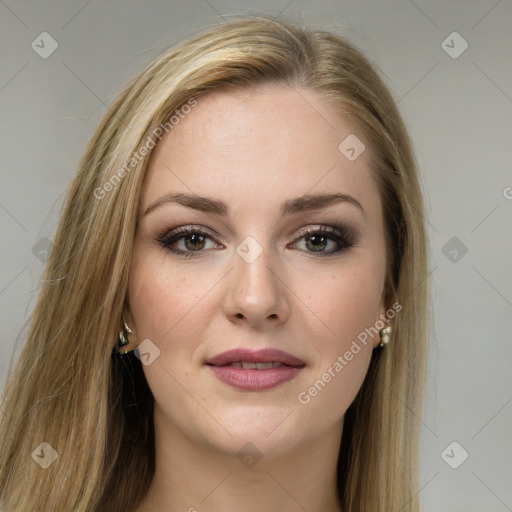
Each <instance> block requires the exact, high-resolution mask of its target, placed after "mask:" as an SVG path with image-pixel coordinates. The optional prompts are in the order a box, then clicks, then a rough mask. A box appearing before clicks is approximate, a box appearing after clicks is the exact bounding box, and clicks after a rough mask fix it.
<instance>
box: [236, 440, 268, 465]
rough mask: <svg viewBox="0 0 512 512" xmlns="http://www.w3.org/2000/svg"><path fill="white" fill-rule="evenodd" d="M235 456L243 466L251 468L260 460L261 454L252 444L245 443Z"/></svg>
mask: <svg viewBox="0 0 512 512" xmlns="http://www.w3.org/2000/svg"><path fill="white" fill-rule="evenodd" d="M236 456H237V457H238V458H239V459H240V462H241V463H242V464H243V465H244V466H246V467H248V468H252V467H253V466H254V465H255V464H256V463H257V462H258V461H259V460H260V459H261V457H262V453H261V452H260V451H259V450H258V448H257V447H256V446H255V445H254V444H253V443H246V444H244V446H242V448H241V449H240V450H239V451H238V453H237V454H236Z"/></svg>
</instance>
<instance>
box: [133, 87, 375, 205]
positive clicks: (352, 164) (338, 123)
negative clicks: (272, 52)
mask: <svg viewBox="0 0 512 512" xmlns="http://www.w3.org/2000/svg"><path fill="white" fill-rule="evenodd" d="M197 102H198V103H197V106H195V107H194V108H193V109H191V110H190V112H189V113H188V114H186V115H184V116H183V117H182V118H181V119H180V121H179V123H178V124H177V125H175V126H174V128H173V129H172V131H170V133H169V134H167V135H166V136H165V137H164V138H163V139H162V140H161V141H160V142H159V143H158V144H157V146H156V147H155V149H154V150H153V153H152V156H151V160H150V163H149V166H148V170H147V175H146V178H145V184H144V189H143V195H142V198H141V209H143V208H144V206H147V205H148V204H149V203H150V202H151V201H153V200H155V199H156V198H157V197H159V195H162V194H164V193H166V192H169V191H172V190H174V191H179V192H184V193H193V194H198V195H207V196H214V197H218V198H222V199H223V200H224V201H226V202H227V203H228V204H233V206H234V207H236V206H237V203H239V202H240V201H241V200H243V201H245V202H246V203H247V202H251V201H253V202H254V203H255V204H256V205H257V206H258V207H259V208H263V207H266V206H267V205H268V206H269V207H270V205H272V204H273V203H275V204H276V205H277V204H280V203H281V202H282V201H283V199H286V198H287V197H296V196H299V195H303V194H306V193H315V192H343V193H347V194H350V195H353V196H356V197H357V198H358V199H359V200H360V202H362V203H367V204H368V207H370V206H371V204H372V203H378V201H379V194H378V190H377V188H376V184H375V183H374V180H373V178H372V175H371V172H370V168H369V166H368V161H369V159H368V155H367V154H365V153H366V151H364V152H363V153H362V154H361V155H360V156H359V157H358V158H357V159H355V160H354V161H350V160H349V159H348V158H347V157H346V156H345V155H344V154H343V153H342V152H340V149H339V145H340V143H342V141H344V140H345V139H346V138H347V137H349V136H353V135H356V133H355V132H357V128H356V126H354V125H353V124H351V123H350V122H349V121H348V120H347V119H345V118H343V117H341V116H339V115H338V114H336V113H335V112H334V110H333V108H332V106H331V105H330V104H329V103H328V102H327V101H326V100H325V99H323V98H322V97H321V96H320V95H319V94H318V93H317V92H313V91H310V90H306V89H298V88H297V89H293V88H291V87H287V86H286V87H285V86H279V87H278V86H275V85H274V86H265V87H258V88H253V89H250V90H236V91H225V90H220V91H215V92H213V93H209V94H207V95H205V96H201V97H199V98H198V99H197ZM357 134H358V135H359V137H358V138H362V134H361V133H359V132H358V133H357ZM349 140H350V139H349Z"/></svg>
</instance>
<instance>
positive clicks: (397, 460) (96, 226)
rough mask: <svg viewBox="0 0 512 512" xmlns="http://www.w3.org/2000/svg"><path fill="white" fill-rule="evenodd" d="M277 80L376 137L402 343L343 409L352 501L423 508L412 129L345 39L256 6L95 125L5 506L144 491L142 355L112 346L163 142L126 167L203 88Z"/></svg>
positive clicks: (64, 225) (351, 505)
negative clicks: (152, 164) (123, 358)
mask: <svg viewBox="0 0 512 512" xmlns="http://www.w3.org/2000/svg"><path fill="white" fill-rule="evenodd" d="M267 83H275V84H286V85H288V86H290V87H294V88H296V87H305V88H308V89H309V90H312V91H316V92H318V93H320V94H322V95H323V97H325V98H326V99H327V100H328V101H329V102H330V103H331V104H332V105H333V108H335V109H337V111H339V113H340V115H344V116H345V117H346V118H347V119H348V120H349V122H352V123H354V126H357V127H358V130H359V131H358V133H360V134H361V138H362V139H363V140H364V142H365V144H366V146H367V148H368V149H369V153H370V155H371V170H372V172H373V175H374V177H375V180H376V182H377V184H378V187H379V190H380V194H381V199H382V204H383V215H384V219H385V227H386V237H387V255H388V260H387V263H388V271H387V281H386V299H387V303H388V306H389V305H391V304H392V303H393V302H394V301H398V302H400V304H402V306H403V308H402V310H401V312H400V313H399V314H398V315H397V316H396V317H395V319H394V321H393V328H394V331H393V341H392V343H391V344H390V345H388V346H387V347H386V348H385V349H383V350H374V351H373V355H372V360H371V363H370V368H369V371H368V374H367V376H366V379H365V381H364V383H363V386H362V388H361V390H360V392H359V393H358V395H357V397H356V399H355V401H354V402H353V404H352V405H351V406H350V408H349V409H348V411H347V413H346V416H345V423H344V430H343V436H342V447H341V450H340V456H339V463H338V481H339V493H340V499H341V506H342V509H343V510H344V511H347V512H348V511H350V512H369V511H372V512H384V511H386V512H388V511H389V510H397V509H401V508H403V509H404V510H407V511H409V512H411V511H417V510H419V502H418V498H417V493H418V470H419V460H418V458H419V448H418V444H419V443H418V437H419V432H420V428H419V427H420V425H419V421H418V417H419V416H420V415H421V404H422V396H423V385H424V374H425V365H426V351H427V341H428V325H429V321H428V311H429V307H428V303H429V282H428V273H427V268H428V261H427V254H428V247H427V245H428V240H427V237H426V230H425V226H424V207H423V198H422V192H421V186H420V182H419V177H418V174H417V165H416V162H415V158H414V155H413V151H412V145H411V142H410V138H409V135H408V133H407V129H406V127H405V125H404V122H403V121H402V119H401V116H400V113H399V111H398V109H397V107H396V104H395V102H394V100H393V98H392V96H391V94H390V92H389V91H388V89H387V87H386V85H385V84H384V82H383V81H382V79H381V78H380V77H379V75H378V74H377V72H376V71H375V70H374V69H373V67H372V65H371V64H370V63H369V61H368V60H367V59H366V58H365V57H364V56H363V55H362V54H361V52H360V51H358V50H357V49H356V48H354V47H353V46H352V45H351V44H350V43H349V42H348V41H346V40H345V39H343V38H342V37H340V36H338V35H335V34H333V33H330V32H326V31H324V30H322V29H319V28H313V27H312V26H309V27H308V26H306V27H305V26H303V25H302V24H301V23H298V22H294V21H292V20H290V19H286V18H283V17H282V16H281V17H275V16H270V15H259V16H250V17H243V18H241V19H235V20H231V22H230V23H229V24H225V25H220V26H215V27H212V28H208V29H207V30H204V31H203V32H202V33H201V34H199V35H196V36H194V37H193V38H191V39H189V40H187V41H185V42H182V43H180V44H178V45H176V46H174V47H172V48H171V49H169V50H167V51H165V52H164V53H163V54H161V55H160V56H159V57H157V58H156V59H155V60H154V61H153V62H152V63H150V64H149V65H148V66H147V67H146V68H145V69H144V70H143V71H142V72H141V73H139V75H138V76H137V77H135V78H134V79H133V80H132V81H131V82H130V83H129V84H128V86H127V87H126V88H125V89H124V91H123V92H122V93H121V94H120V95H119V97H118V98H117V99H116V100H115V102H114V104H113V105H112V106H111V108H110V109H109V111H108V113H107V114H106V115H105V117H104V119H103V121H102V123H101V125H100V126H99V127H98V129H97V130H96V132H95V134H94V135H93V137H92V140H91V142H90V143H89V146H88V148H87V150H86V153H85V155H84V157H83V159H82V160H81V162H80V164H79V169H78V172H77V175H76V177H75V179H74V181H73V183H72V184H71V187H70V190H69V193H68V195H67V201H66V204H65V207H64V211H63V213H62V217H61V220H60V223H59V226H58V230H57V234H56V237H55V240H54V247H53V251H52V253H51V255H50V259H49V261H48V263H47V266H46V269H45V273H44V277H43V280H42V289H41V292H40V295H39V298H38V302H37V304H36V307H35V309H34V311H33V314H32V316H31V321H30V324H29V329H28V333H27V338H26V342H25V344H24V346H23V349H22V351H21V353H20V355H19V357H18V359H17V363H16V365H15V366H14V368H11V369H10V372H9V376H8V379H7V381H6V384H5V393H4V396H3V401H2V412H3V415H4V416H3V418H2V426H1V432H0V471H1V473H0V499H1V502H2V505H3V506H4V507H5V510H6V511H7V512H10V511H11V510H12V511H18V510H19V511H23V512H26V511H28V510H30V511H32V512H33V511H47V510H55V511H59V512H60V511H76V512H86V511H88V512H89V511H107V510H108V511H109V512H116V511H119V512H121V511H122V512H125V511H127V510H132V509H134V508H135V507H136V506H137V504H138V503H140V501H141V500H142V498H143V496H144V495H145V493H146V492H147V489H148V487H149V484H150V482H151V479H152V476H153V472H154V438H153V417H152V411H153V397H152V394H151V392H150V390H149V388H148V386H147V382H146V380H145V378H144V375H143V372H142V369H141V366H140V365H138V366H137V365H135V366H134V367H133V368H126V367H124V366H123V364H122V363H120V362H119V360H118V359H115V358H111V351H112V348H113V346H114V344H115V341H116V338H117V334H118V332H119V331H120V329H121V326H122V323H121V322H122V314H123V310H124V307H125V306H126V296H127V285H128V274H129V268H130V261H131V253H132V245H133V239H134V234H135V231H136V227H137V207H138V204H139V199H140V193H141V188H142V184H143V180H144V174H145V170H146V167H147V162H148V159H149V156H150V154H151V151H148V152H147V154H146V155H145V156H144V157H143V158H139V159H135V160H133V161H131V163H130V165H129V166H127V159H128V158H130V157H131V156H132V155H135V154H138V155H140V154H141V153H140V150H141V147H142V146H143V145H144V144H147V140H148V136H151V134H152V133H154V130H157V129H158V127H159V126H161V125H162V124H164V123H166V122H168V120H169V118H170V117H171V116H172V115H173V113H174V112H175V111H176V110H178V109H180V108H181V107H182V106H183V105H185V104H186V103H187V102H190V100H191V99H192V98H194V99H195V100H196V101H199V102H200V101H201V95H202V94H205V93H208V92H209V91H212V90H216V89H224V90H230V89H233V90H234V89H236V88H246V87H251V86H255V85H259V84H267ZM340 142H341V141H340ZM122 169H124V172H123V171H121V170H122ZM107 182H109V183H110V185H106V184H107ZM98 191H100V192H98ZM101 191H103V192H101ZM42 442H47V443H48V444H49V445H50V446H51V447H53V449H54V450H55V451H56V454H57V459H56V460H55V462H54V463H53V464H51V465H50V466H49V467H48V468H46V469H42V468H41V467H40V466H39V465H38V464H36V463H35V462H34V460H33V456H31V454H33V452H34V450H36V448H37V449H39V448H38V447H39V446H40V445H41V443H42ZM43 447H45V448H46V449H48V448H47V447H46V445H43Z"/></svg>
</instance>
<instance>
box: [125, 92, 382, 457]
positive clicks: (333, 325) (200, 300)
mask: <svg viewBox="0 0 512 512" xmlns="http://www.w3.org/2000/svg"><path fill="white" fill-rule="evenodd" d="M354 132H355V128H354V127H353V126H351V125H350V124H349V123H347V121H346V120H344V119H342V118H340V117H338V116H337V115H336V114H334V112H333V110H332V108H330V107H329V105H328V103H326V101H325V100H324V99H322V98H321V97H320V96H319V95H318V94H317V93H315V92H311V91H309V90H304V89H297V90H294V89H291V88H287V87H280V88H278V87H276V86H272V87H270V86H269V87H266V88H260V89H257V90H252V91H243V92H238V93H236V94H235V93H233V92H226V91H217V92H215V93H211V94H209V95H208V96H203V97H200V98H198V103H197V106H195V107H194V108H193V109H191V111H190V113H189V114H188V115H187V116H185V117H184V118H183V119H181V120H180V122H179V124H178V125H176V126H175V127H174V128H173V130H172V131H171V132H170V133H169V135H167V136H166V137H165V138H163V139H162V141H161V142H159V143H158V145H157V147H156V148H155V150H154V152H153V154H152V157H151V161H150V165H149V168H148V171H147V175H146V178H145V183H144V188H143V193H142V198H141V204H140V223H139V227H138V231H137V233H136V237H135V246H134V253H133V263H132V267H131V273H130V282H129V298H130V312H129V317H128V318H129V325H130V327H131V328H132V329H133V330H134V333H133V334H132V335H131V339H132V340H134V339H135V340H136V344H139V343H141V342H143V345H141V347H142V349H141V353H142V361H143V362H144V366H143V368H144V372H145V375H146V378H147V380H148V383H149V386H150V388H151V390H152V393H153V395H154V398H155V428H156V430H157V432H162V433H166V435H168V436H170V437H171V438H174V439H177V438H180V437H181V438H182V439H188V440H189V441H193V442H194V443H196V444H199V445H202V446H204V447H209V448H218V449H221V450H223V451H225V452H228V453H232V454H235V453H237V452H238V451H239V450H240V449H241V448H242V447H243V446H244V445H246V443H247V442H251V443H253V444H254V445H255V446H256V447H257V449H258V450H259V451H260V452H261V453H263V454H268V455H271V454H278V453H282V452H285V451H287V450H290V449H293V448H297V447H299V446H300V445H301V444H304V443H307V442H311V441H312V440H314V439H315V438H319V437H320V436H324V435H327V434H328V433H330V434H333V433H334V434H335V435H336V436H338V437H339V434H340V433H341V429H342V425H343V416H344V413H345V411H346V410H347V408H348V407H349V405H350V404H351V402H352V401H353V399H354V398H355V395H356V393H357V391H358V390H359V388H360V386H361V384H362V382H363V380H364V378H365V375H366V372H367V368H368V365H369V362H370V358H371V354H372V350H373V348H374V347H375V346H376V345H377V344H378V343H379V341H380V339H379V337H378V335H368V331H365V329H369V328H371V327H373V326H374V325H375V324H376V322H377V321H378V320H379V318H381V315H383V314H384V312H385V305H384V302H383V292H384V281H385V273H386V256H385V254H386V253H385V235H384V224H383V217H382V212H381V201H380V197H379V192H378V189H377V187H376V184H375V182H374V180H373V178H372V176H371V173H370V169H369V167H368V160H367V157H368V155H367V151H363V152H362V153H361V154H360V155H359V156H358V157H357V158H356V159H355V160H354V156H357V153H358V152H359V151H360V150H361V147H360V146H354V151H351V150H350V147H352V145H351V144H349V143H350V142H351V141H352V143H353V141H354V140H355V139H353V138H349V139H348V140H347V141H346V142H345V143H344V145H342V146H341V150H340V149H339V148H338V147H339V146H340V143H342V142H343V141H344V140H345V139H346V138H347V137H348V136H349V135H351V134H353V133H354ZM355 135H356V136H359V137H360V138H361V137H362V136H361V134H360V133H358V132H356V133H355ZM352 137H353V136H352ZM363 142H364V141H363ZM347 144H348V146H349V147H346V146H347ZM342 150H343V151H344V153H342ZM346 155H348V156H350V157H351V158H350V159H349V158H347V156H346ZM171 194H173V195H178V194H179V195H180V196H174V197H175V198H176V197H178V200H180V202H177V201H174V200H172V197H171ZM333 194H340V195H343V196H340V197H341V199H339V200H337V201H334V200H331V201H323V200H320V199H314V198H316V197H317V196H321V195H328V196H331V195H333ZM344 196H346V198H345V200H343V197H344ZM180 198H181V199H180ZM347 198H348V199H347ZM331 199H332V197H331ZM178 228H180V229H181V230H183V229H185V228H186V229H188V228H190V229H193V230H195V231H193V232H192V233H191V234H190V233H187V232H185V233H184V232H183V231H181V232H176V230H177V229H178ZM321 228H323V229H324V230H326V231H327V232H326V233H322V232H320V233H318V232H315V231H318V230H319V229H321ZM306 231H309V232H306ZM198 232H199V233H198ZM372 332H375V331H372ZM362 333H366V343H364V342H362V341H361V340H363V339H364V338H365V335H363V334H362ZM358 336H359V338H358ZM354 343H355V344H354ZM275 351H282V352H275ZM283 352H284V353H286V354H283ZM226 353H227V354H226ZM173 436H174V437H173Z"/></svg>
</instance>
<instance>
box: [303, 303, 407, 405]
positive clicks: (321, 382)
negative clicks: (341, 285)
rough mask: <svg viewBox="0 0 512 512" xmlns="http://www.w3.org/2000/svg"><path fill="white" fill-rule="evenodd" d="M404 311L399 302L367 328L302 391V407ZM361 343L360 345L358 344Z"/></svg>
mask: <svg viewBox="0 0 512 512" xmlns="http://www.w3.org/2000/svg"><path fill="white" fill-rule="evenodd" d="M401 310H402V305H401V304H400V303H399V302H395V303H394V304H393V305H392V306H391V308H389V309H388V310H387V311H386V312H385V313H384V314H381V315H380V319H379V320H377V321H376V322H375V324H374V325H372V326H371V327H367V328H365V329H364V330H363V331H361V332H360V333H359V334H358V335H357V340H353V341H352V344H351V345H350V348H349V349H348V350H346V351H345V352H344V354H343V355H339V356H338V357H337V358H336V361H334V362H333V363H332V364H331V366H329V368H327V370H326V371H325V372H324V373H323V374H322V375H321V376H320V378H319V379H317V380H316V381H315V382H314V383H313V384H312V385H311V386H310V387H309V388H308V389H307V390H306V391H301V392H300V393H299V394H298V395H297V399H298V401H299V402H300V403H301V404H302V405H307V404H309V402H311V399H312V398H314V397H315V396H317V395H318V393H320V392H321V391H322V390H323V389H324V388H325V386H326V385H327V384H328V383H329V382H331V380H332V379H334V378H335V377H336V375H338V374H339V373H340V372H341V371H342V370H343V368H345V366H347V365H348V364H349V363H350V361H352V359H354V356H356V355H357V354H359V352H361V345H360V344H359V343H361V344H362V345H363V346H366V345H367V344H368V338H369V336H374V335H377V334H379V331H380V330H381V329H384V327H386V326H387V323H388V322H389V320H391V319H393V318H395V316H396V314H397V313H399V312H400V311H401ZM358 341H359V343H358Z"/></svg>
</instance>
